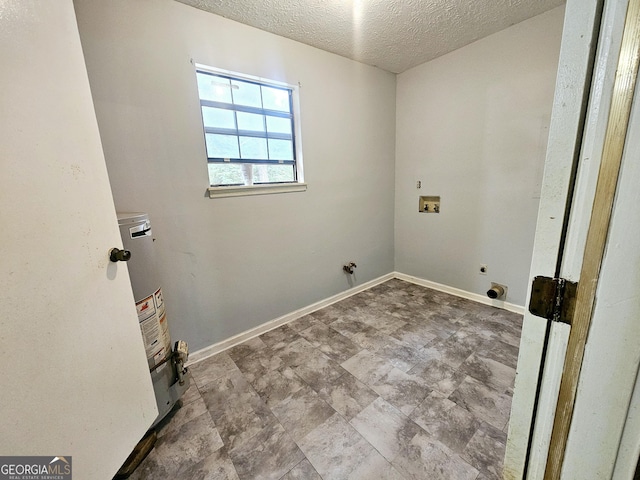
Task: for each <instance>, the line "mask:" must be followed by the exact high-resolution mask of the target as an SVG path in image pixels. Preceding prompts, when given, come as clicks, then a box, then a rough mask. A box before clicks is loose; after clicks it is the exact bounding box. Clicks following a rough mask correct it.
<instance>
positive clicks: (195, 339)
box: [75, 0, 395, 350]
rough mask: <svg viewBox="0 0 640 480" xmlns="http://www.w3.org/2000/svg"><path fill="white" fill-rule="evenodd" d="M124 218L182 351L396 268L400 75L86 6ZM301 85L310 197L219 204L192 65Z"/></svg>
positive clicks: (226, 25) (80, 9) (175, 12)
mask: <svg viewBox="0 0 640 480" xmlns="http://www.w3.org/2000/svg"><path fill="white" fill-rule="evenodd" d="M75 5H76V13H77V17H78V25H79V29H80V35H81V39H82V44H83V49H84V53H85V58H86V61H87V69H88V72H89V80H90V83H91V89H92V93H93V99H94V104H95V107H96V113H97V117H98V124H99V127H100V133H101V136H102V143H103V147H104V151H105V157H106V161H107V167H108V171H109V176H110V178H111V183H112V186H113V194H114V198H115V202H116V207H117V209H118V210H120V211H146V212H149V214H150V215H151V220H152V223H153V230H154V236H155V237H156V238H157V242H156V244H157V247H158V254H159V257H160V259H161V276H162V286H163V292H164V293H165V298H166V300H167V308H168V315H169V317H168V318H169V322H170V326H171V331H172V335H173V337H174V339H177V338H182V339H185V340H187V341H188V342H189V343H190V345H191V348H192V350H193V349H198V348H202V347H205V346H208V345H210V344H212V343H215V342H218V341H221V340H223V339H226V338H228V337H230V336H232V335H234V334H236V333H239V332H241V331H244V330H247V329H249V328H251V327H254V326H257V325H259V324H261V323H264V322H266V321H268V320H271V319H273V318H276V317H278V316H280V315H283V314H286V313H289V312H291V311H293V310H296V309H298V308H301V307H303V306H307V305H309V304H311V303H313V302H315V301H318V300H321V299H324V298H326V297H329V296H331V295H333V294H336V293H338V292H341V291H343V290H346V289H347V288H349V286H350V285H349V283H348V282H347V278H346V276H345V275H344V274H343V272H342V265H343V263H344V262H347V261H355V262H356V264H357V265H358V267H357V270H356V276H355V277H356V284H359V283H363V282H365V281H368V280H371V279H373V278H376V277H378V276H380V275H383V274H386V273H389V272H391V271H392V270H393V227H394V226H393V215H394V212H393V201H394V200H393V189H394V151H395V118H394V115H395V76H394V75H392V74H390V73H387V72H384V71H382V70H379V69H376V68H373V67H369V66H365V65H363V64H360V63H356V62H353V61H350V60H347V59H345V58H342V57H339V56H336V55H333V54H329V53H326V52H323V51H320V50H317V49H314V48H311V47H308V46H305V45H302V44H300V43H296V42H293V41H290V40H287V39H284V38H281V37H278V36H275V35H272V34H269V33H265V32H262V31H260V30H257V29H254V28H251V27H247V26H244V25H241V24H238V23H235V22H232V21H229V20H226V19H224V18H222V17H218V16H215V15H212V14H209V13H206V12H202V11H200V10H196V9H194V8H191V7H188V6H185V5H182V4H179V3H177V2H172V1H169V0H113V1H111V0H110V1H109V2H103V1H97V0H76V2H75ZM191 59H194V60H195V61H196V62H198V63H203V64H207V65H211V66H214V67H219V68H224V69H228V70H232V71H237V72H242V73H247V74H252V75H258V76H262V77H266V78H270V79H275V80H281V81H285V82H288V83H298V82H299V83H300V84H301V85H302V87H301V89H300V104H301V120H302V145H303V154H304V170H305V180H306V181H307V183H308V184H309V187H308V191H307V192H304V193H288V194H281V195H263V196H252V197H239V198H224V199H209V198H206V197H205V191H206V188H207V187H208V179H207V166H206V156H205V150H204V142H203V138H202V127H201V120H200V117H199V115H200V113H199V104H198V95H197V90H196V82H195V76H194V70H193V66H192V65H191V63H190V60H191Z"/></svg>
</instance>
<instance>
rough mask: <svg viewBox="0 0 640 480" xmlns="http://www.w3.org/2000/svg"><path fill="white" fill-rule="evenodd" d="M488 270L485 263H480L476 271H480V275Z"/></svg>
mask: <svg viewBox="0 0 640 480" xmlns="http://www.w3.org/2000/svg"><path fill="white" fill-rule="evenodd" d="M488 270H489V267H487V265H486V264H484V263H481V264H480V268H479V269H478V272H480V275H486V274H487V271H488Z"/></svg>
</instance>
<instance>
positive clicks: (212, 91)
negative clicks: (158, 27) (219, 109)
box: [197, 73, 231, 103]
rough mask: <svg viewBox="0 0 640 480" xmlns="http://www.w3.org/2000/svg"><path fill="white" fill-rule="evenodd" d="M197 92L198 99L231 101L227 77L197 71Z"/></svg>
mask: <svg viewBox="0 0 640 480" xmlns="http://www.w3.org/2000/svg"><path fill="white" fill-rule="evenodd" d="M197 77H198V93H199V94H200V100H211V101H213V102H225V103H231V84H230V83H229V79H227V78H222V77H218V76H215V75H207V74H206V73H198V74H197Z"/></svg>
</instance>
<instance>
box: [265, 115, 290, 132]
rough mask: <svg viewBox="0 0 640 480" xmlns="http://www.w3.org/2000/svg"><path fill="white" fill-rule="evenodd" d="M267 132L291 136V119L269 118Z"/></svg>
mask: <svg viewBox="0 0 640 480" xmlns="http://www.w3.org/2000/svg"><path fill="white" fill-rule="evenodd" d="M267 132H271V133H287V134H289V135H291V119H289V118H281V117H270V116H267Z"/></svg>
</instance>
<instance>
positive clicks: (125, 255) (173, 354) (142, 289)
mask: <svg viewBox="0 0 640 480" xmlns="http://www.w3.org/2000/svg"><path fill="white" fill-rule="evenodd" d="M118 225H119V226H120V236H121V237H122V243H123V245H124V250H123V251H118V252H112V260H114V259H116V260H126V261H127V266H128V268H129V277H130V278H131V287H132V289H133V296H134V299H135V302H136V310H137V312H138V321H139V323H140V330H141V332H142V338H143V341H144V347H145V350H146V352H147V362H148V364H149V371H150V373H151V379H152V380H153V388H154V390H155V394H156V402H157V404H158V412H159V414H158V417H157V418H156V419H155V420H154V422H153V425H152V426H151V427H154V426H155V425H156V424H157V423H158V422H160V420H162V419H163V418H164V417H165V416H166V415H167V414H168V413H169V412H170V411H171V409H172V408H173V406H174V405H175V403H176V402H177V401H178V400H179V399H180V397H181V396H182V394H183V393H184V392H185V391H186V390H187V388H189V374H188V371H187V369H186V367H185V366H184V363H185V362H186V361H187V356H188V351H187V345H186V343H185V342H182V341H180V342H176V343H175V346H174V348H172V345H171V336H170V334H169V324H168V322H167V315H166V308H165V303H164V298H163V296H162V288H161V286H160V281H159V279H158V274H157V267H156V258H155V245H154V238H153V235H152V231H151V222H150V220H149V216H148V215H147V214H146V213H118ZM129 252H130V253H129Z"/></svg>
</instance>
